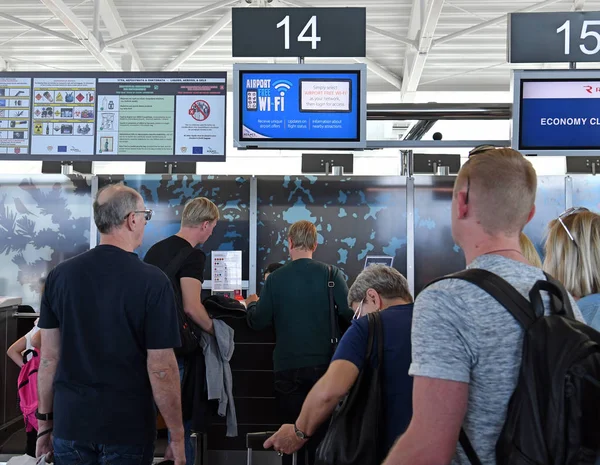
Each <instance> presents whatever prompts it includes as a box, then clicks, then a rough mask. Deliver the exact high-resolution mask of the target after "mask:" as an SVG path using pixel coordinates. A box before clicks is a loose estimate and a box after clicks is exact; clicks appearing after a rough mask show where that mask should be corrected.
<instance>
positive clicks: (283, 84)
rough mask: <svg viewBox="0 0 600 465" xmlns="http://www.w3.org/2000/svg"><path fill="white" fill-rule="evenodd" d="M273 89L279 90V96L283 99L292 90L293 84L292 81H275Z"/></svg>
mask: <svg viewBox="0 0 600 465" xmlns="http://www.w3.org/2000/svg"><path fill="white" fill-rule="evenodd" d="M273 87H275V90H278V91H279V95H281V96H282V97H283V96H284V95H285V94H286V92H287V91H288V90H290V89H291V88H292V83H291V82H290V81H286V80H285V79H281V80H279V81H275V82H274V83H273Z"/></svg>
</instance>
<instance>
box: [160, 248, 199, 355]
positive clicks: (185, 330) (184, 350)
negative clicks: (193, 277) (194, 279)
mask: <svg viewBox="0 0 600 465" xmlns="http://www.w3.org/2000/svg"><path fill="white" fill-rule="evenodd" d="M193 251H194V249H193V248H191V247H186V248H183V249H181V250H180V251H179V252H178V253H177V255H175V257H173V259H172V260H171V261H170V262H169V264H168V265H167V267H166V268H165V269H164V270H163V272H164V273H165V274H166V275H167V276H168V277H169V279H170V280H171V285H172V286H173V291H174V292H175V302H176V304H177V318H178V320H179V335H180V337H181V347H178V348H176V349H175V355H176V356H177V357H185V356H187V355H190V354H192V353H194V352H195V351H196V350H198V348H199V347H200V344H199V341H198V338H197V337H196V335H195V334H194V331H193V329H192V324H191V322H190V321H189V319H188V316H187V315H186V314H185V311H184V309H183V296H182V293H181V284H180V283H178V282H177V273H178V272H179V269H180V268H181V265H183V262H185V261H186V259H187V258H188V257H189V256H190V254H191V253H192V252H193ZM178 289H179V290H180V292H177V290H178Z"/></svg>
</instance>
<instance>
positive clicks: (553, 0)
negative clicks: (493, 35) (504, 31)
mask: <svg viewBox="0 0 600 465" xmlns="http://www.w3.org/2000/svg"><path fill="white" fill-rule="evenodd" d="M560 1H561V0H546V1H544V2H541V3H536V4H535V5H531V6H528V7H527V8H523V9H522V10H519V11H516V13H529V12H532V11H537V10H541V9H542V8H544V7H547V6H550V5H553V4H554V3H558V2H560ZM506 18H507V15H502V16H499V17H498V18H494V19H490V20H489V21H484V22H483V23H479V24H476V25H475V26H471V27H469V28H467V29H463V30H462V31H458V32H454V33H452V34H448V35H447V36H444V37H440V38H439V39H436V40H434V41H433V46H434V47H435V46H436V45H440V44H444V43H446V42H448V41H450V40H453V39H456V38H458V37H462V36H466V35H467V34H472V33H473V32H477V31H480V30H481V29H485V28H486V27H490V26H495V25H496V24H500V23H502V22H503V21H506Z"/></svg>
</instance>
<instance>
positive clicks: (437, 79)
mask: <svg viewBox="0 0 600 465" xmlns="http://www.w3.org/2000/svg"><path fill="white" fill-rule="evenodd" d="M99 1H102V2H104V1H105V0H99ZM252 1H253V5H248V4H247V1H246V0H239V2H237V4H235V5H234V6H248V7H249V8H252V7H253V6H257V5H258V4H260V3H261V1H259V0H252ZM288 1H290V2H293V1H294V0H288ZM64 2H65V3H66V4H67V5H68V6H69V8H70V9H71V10H72V12H73V14H74V15H75V16H76V17H77V18H78V19H79V20H81V21H82V22H83V24H85V25H86V26H87V27H88V28H89V29H92V24H93V14H94V0H64ZM112 2H113V3H114V5H115V7H116V10H117V12H118V14H119V16H120V19H121V20H122V24H123V25H124V27H125V29H126V30H127V32H129V33H131V32H135V31H137V30H140V29H143V28H146V27H149V26H152V25H154V24H156V23H159V22H161V21H166V20H169V19H171V18H174V17H176V16H179V15H184V14H186V13H189V12H191V11H195V10H198V9H201V8H205V7H207V6H209V5H212V4H214V3H216V0H172V1H165V0H112ZM265 3H266V2H265ZM303 3H305V4H312V5H315V6H331V7H347V6H365V5H366V8H367V25H368V26H369V27H371V28H376V29H379V30H382V31H385V32H387V33H392V34H395V35H397V36H400V37H407V36H408V29H409V24H410V18H411V12H412V9H413V3H415V4H416V5H417V8H420V3H421V2H420V0H368V1H366V2H365V1H364V0H319V1H317V0H303ZM539 4H543V5H544V7H543V8H540V9H539V10H538V11H568V10H570V9H571V8H572V6H573V0H557V1H553V2H551V1H549V0H546V1H545V2H543V3H542V2H534V1H531V0H446V1H445V2H444V6H443V9H442V13H441V16H440V19H439V22H438V25H437V28H436V30H435V33H434V38H435V39H436V40H438V39H440V38H443V37H446V36H448V35H450V34H456V33H460V32H461V31H464V30H466V29H468V28H471V27H474V26H477V25H479V24H481V23H485V22H486V21H490V20H494V19H496V18H503V19H502V20H501V21H500V22H499V23H498V24H495V25H490V26H489V27H485V28H483V29H480V30H478V31H475V32H472V33H469V34H466V35H460V36H458V37H456V38H453V39H452V40H448V41H447V42H444V43H440V44H438V45H434V47H433V48H432V49H431V51H430V52H429V54H428V56H427V61H426V62H425V66H424V70H423V74H422V77H421V80H420V84H419V87H418V89H419V90H422V91H452V90H456V91H465V90H490V91H494V90H498V91H503V90H507V89H508V88H509V83H510V70H511V67H510V66H509V65H508V64H507V63H506V20H505V18H506V14H507V13H509V12H513V11H519V10H522V9H524V8H531V7H535V6H536V5H539ZM270 6H271V7H277V6H287V4H286V3H284V2H283V0H273V2H272V3H270ZM227 8H229V7H221V8H217V9H215V10H213V11H210V12H207V13H205V14H202V15H199V16H195V17H193V18H188V19H185V20H182V21H179V22H177V23H176V24H173V25H171V26H168V27H164V28H161V29H157V30H155V31H153V32H150V33H148V34H145V35H143V36H140V37H138V38H135V39H133V40H132V41H131V43H132V44H133V46H134V47H135V49H136V51H137V53H138V54H139V57H140V60H141V63H142V65H143V68H144V69H145V70H147V71H158V70H162V69H164V67H165V66H166V65H167V64H168V63H170V62H171V61H172V60H174V59H175V58H176V57H177V56H178V55H179V54H180V53H181V52H182V51H183V50H185V49H186V48H187V47H188V46H189V45H190V44H192V43H193V42H194V41H195V40H196V39H197V38H198V37H200V36H201V35H202V34H203V33H204V32H205V31H206V30H208V29H209V28H210V27H211V26H212V25H213V24H214V23H216V22H217V21H218V20H219V19H220V18H221V17H222V16H223V15H224V14H225V13H226V12H227ZM585 9H586V10H600V0H587V2H586V3H585ZM0 12H1V13H4V14H8V15H12V16H14V17H17V18H20V19H22V20H25V21H28V22H30V23H34V24H36V25H40V26H43V27H45V28H48V29H50V30H52V31H55V32H58V33H62V34H65V35H69V36H72V33H71V32H70V31H69V29H68V28H67V27H66V26H65V25H64V24H63V23H62V22H61V21H60V20H59V19H57V18H55V17H54V16H53V14H52V13H51V12H50V10H48V9H47V8H46V7H45V6H44V4H43V3H42V2H41V1H40V0H19V1H18V2H17V1H14V0H0ZM107 26H110V27H107ZM115 30H116V29H115V25H114V24H112V25H111V24H104V23H103V22H101V29H100V32H101V34H102V38H103V39H104V40H105V41H106V40H110V39H111V38H115V37H118V36H119V35H120V33H118V29H117V30H116V31H117V32H115ZM110 32H112V33H113V34H112V35H111V34H110ZM126 45H127V43H125V42H123V43H119V44H115V45H113V46H111V47H109V48H108V49H107V50H106V51H105V53H106V54H109V55H110V56H111V57H112V58H114V59H115V60H116V61H117V62H120V59H121V57H122V56H123V55H124V54H125V53H129V51H128V50H126V49H125V48H124V47H125V46H126ZM407 48H408V46H406V45H405V44H404V43H402V42H400V41H397V40H393V39H390V38H389V37H385V36H383V35H380V34H378V33H376V32H372V31H368V32H367V56H368V58H369V60H370V61H369V63H370V64H372V65H373V68H372V70H371V71H370V72H369V74H368V86H369V90H372V91H382V90H385V91H398V92H399V89H397V88H396V87H394V85H392V84H390V82H388V80H386V79H384V78H382V77H381V76H380V75H381V74H385V72H382V70H384V71H388V72H389V73H391V74H392V75H395V76H398V77H401V76H402V74H403V70H404V66H405V54H406V52H407ZM0 57H2V59H3V60H4V61H6V62H8V64H9V67H10V69H11V70H14V71H19V70H30V71H39V70H69V71H70V70H85V71H96V70H102V69H103V68H102V66H101V65H100V64H99V63H98V62H97V61H96V59H94V58H93V57H92V56H91V54H90V53H89V51H88V50H86V48H84V47H83V46H80V45H77V44H72V43H69V42H67V41H65V40H62V39H60V38H58V37H54V36H52V35H48V34H45V33H42V32H39V31H37V30H34V29H31V28H29V27H27V26H24V25H21V24H16V23H15V22H12V21H8V20H6V19H4V18H0ZM235 61H237V60H234V59H233V58H232V57H231V27H230V25H229V26H226V27H224V28H223V29H222V30H221V31H220V32H219V33H218V34H217V35H215V36H214V37H213V38H212V39H211V40H210V41H209V42H208V43H207V44H206V45H204V46H203V47H202V48H200V49H199V50H198V51H197V52H196V53H195V54H194V55H193V56H192V57H190V58H189V59H188V60H187V61H186V62H184V63H183V64H182V65H181V67H180V68H179V69H180V70H182V71H194V70H196V71H201V70H202V71H204V70H211V69H212V70H227V71H230V70H231V66H232V64H233V63H234V62H235ZM243 61H245V62H261V61H263V62H264V61H265V60H264V59H254V60H252V59H244V60H243ZM274 61H275V60H270V62H274ZM276 61H277V62H282V63H284V62H293V60H289V59H288V60H286V59H278V60H276ZM307 61H308V62H319V63H340V62H347V61H348V60H332V59H328V60H316V59H307ZM539 66H540V65H538V67H539Z"/></svg>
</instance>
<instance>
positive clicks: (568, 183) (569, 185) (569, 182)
mask: <svg viewBox="0 0 600 465" xmlns="http://www.w3.org/2000/svg"><path fill="white" fill-rule="evenodd" d="M572 206H573V178H572V177H571V176H566V177H565V210H567V209H569V208H571V207H572Z"/></svg>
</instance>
